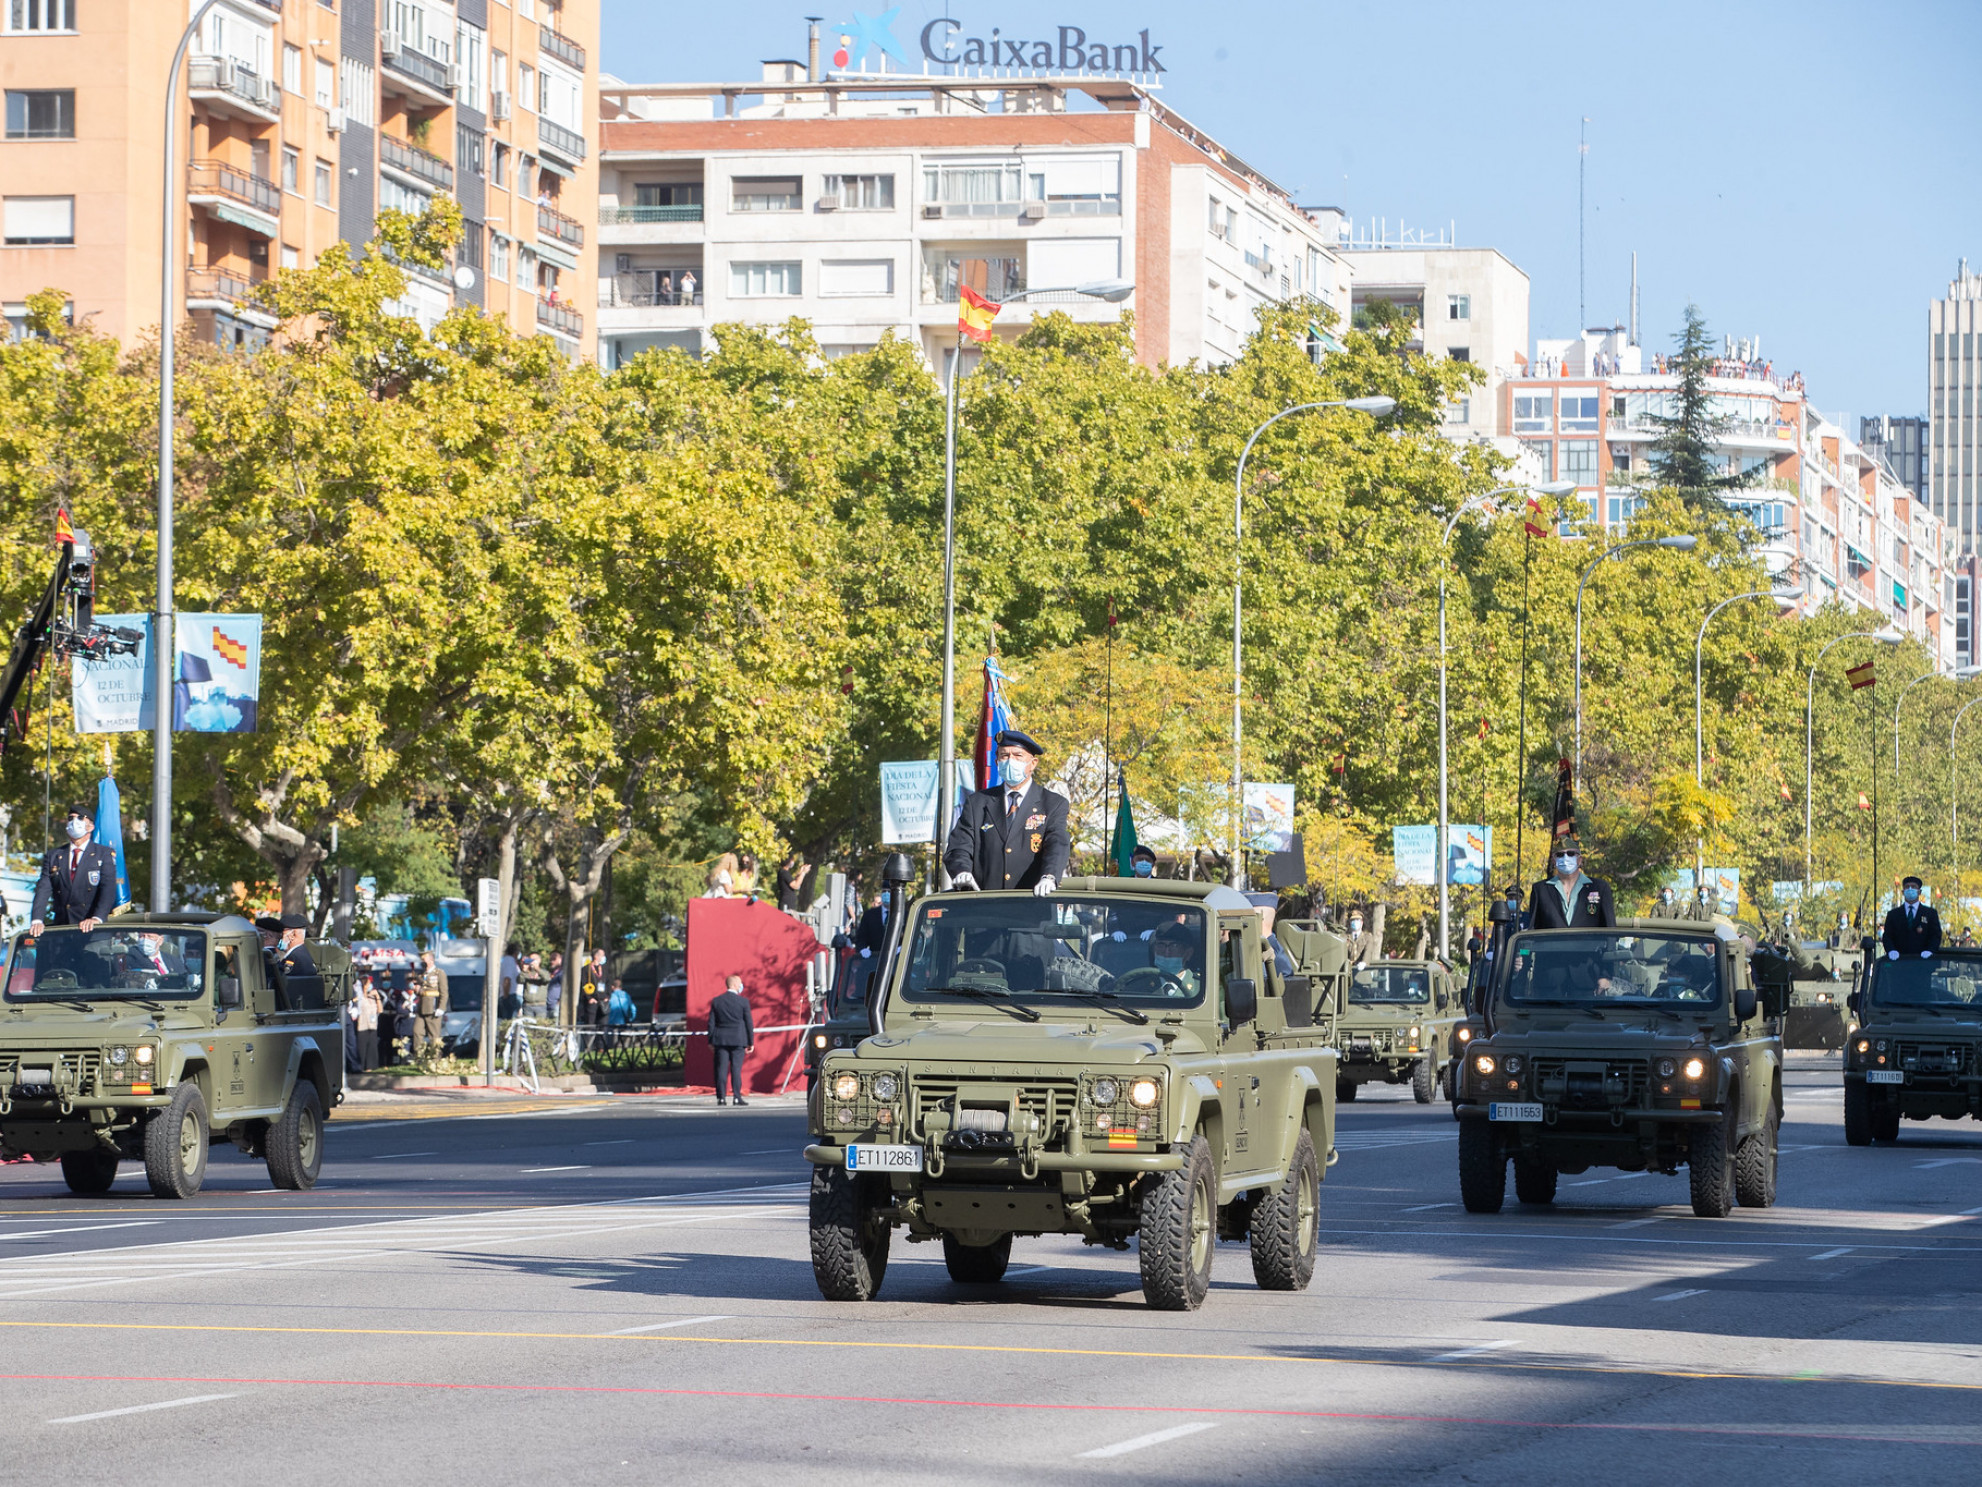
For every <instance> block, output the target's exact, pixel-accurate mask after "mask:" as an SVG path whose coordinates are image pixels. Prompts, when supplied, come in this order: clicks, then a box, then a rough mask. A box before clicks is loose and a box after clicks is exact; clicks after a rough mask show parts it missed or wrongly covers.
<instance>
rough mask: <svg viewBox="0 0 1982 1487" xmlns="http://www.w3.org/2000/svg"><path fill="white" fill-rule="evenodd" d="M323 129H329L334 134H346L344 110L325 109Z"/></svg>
mask: <svg viewBox="0 0 1982 1487" xmlns="http://www.w3.org/2000/svg"><path fill="white" fill-rule="evenodd" d="M323 127H324V128H326V129H328V130H329V131H330V132H331V133H332V134H342V133H343V132H344V110H343V109H341V108H327V109H325V110H324V111H323Z"/></svg>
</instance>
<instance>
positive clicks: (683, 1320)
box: [605, 1312, 729, 1337]
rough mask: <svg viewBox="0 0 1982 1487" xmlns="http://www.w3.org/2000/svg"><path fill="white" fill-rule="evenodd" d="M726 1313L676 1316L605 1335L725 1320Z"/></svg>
mask: <svg viewBox="0 0 1982 1487" xmlns="http://www.w3.org/2000/svg"><path fill="white" fill-rule="evenodd" d="M728 1320H729V1316H728V1314H727V1313H723V1312H718V1313H715V1314H714V1315H711V1316H706V1317H676V1318H675V1319H674V1320H673V1321H672V1322H649V1323H648V1324H647V1325H646V1326H644V1327H622V1328H620V1329H619V1330H618V1331H617V1332H608V1333H606V1334H605V1335H606V1336H607V1337H636V1336H638V1335H639V1334H640V1333H642V1332H665V1331H667V1330H668V1328H670V1327H693V1326H695V1325H696V1324H697V1323H698V1322H727V1321H728Z"/></svg>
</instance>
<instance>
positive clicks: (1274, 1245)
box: [1252, 1126, 1321, 1291]
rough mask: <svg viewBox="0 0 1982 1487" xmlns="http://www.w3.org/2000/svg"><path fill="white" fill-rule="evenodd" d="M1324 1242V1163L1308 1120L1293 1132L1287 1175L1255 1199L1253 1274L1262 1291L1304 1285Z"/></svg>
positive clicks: (1291, 1288) (1290, 1289)
mask: <svg viewBox="0 0 1982 1487" xmlns="http://www.w3.org/2000/svg"><path fill="white" fill-rule="evenodd" d="M1320 1243H1321V1165H1320V1164H1319V1163H1318V1162H1316V1161H1315V1156H1314V1138H1313V1137H1311V1136H1310V1135H1309V1134H1308V1130H1307V1127H1306V1126H1303V1127H1301V1132H1300V1134H1299V1135H1298V1136H1296V1137H1295V1138H1294V1155H1293V1158H1292V1159H1291V1160H1290V1161H1289V1162H1288V1163H1287V1180H1286V1182H1285V1183H1283V1184H1282V1185H1281V1188H1280V1191H1279V1192H1277V1193H1266V1194H1263V1195H1262V1196H1261V1197H1260V1200H1259V1201H1258V1202H1257V1203H1255V1204H1254V1205H1253V1213H1252V1247H1253V1279H1254V1280H1255V1281H1257V1282H1259V1288H1260V1289H1261V1290H1262V1291H1305V1290H1306V1289H1307V1288H1308V1282H1309V1281H1311V1280H1313V1279H1314V1262H1315V1254H1316V1251H1317V1249H1318V1247H1319V1245H1320Z"/></svg>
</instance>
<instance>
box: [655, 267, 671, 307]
mask: <svg viewBox="0 0 1982 1487" xmlns="http://www.w3.org/2000/svg"><path fill="white" fill-rule="evenodd" d="M654 303H655V304H657V305H671V304H673V303H674V275H673V274H669V273H663V274H662V275H661V283H660V292H659V293H658V294H656V295H655V296H654Z"/></svg>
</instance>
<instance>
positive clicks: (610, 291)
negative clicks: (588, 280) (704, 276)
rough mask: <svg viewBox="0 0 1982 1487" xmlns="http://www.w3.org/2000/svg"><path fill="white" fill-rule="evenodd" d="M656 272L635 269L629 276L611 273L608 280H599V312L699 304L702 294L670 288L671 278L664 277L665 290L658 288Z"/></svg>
mask: <svg viewBox="0 0 1982 1487" xmlns="http://www.w3.org/2000/svg"><path fill="white" fill-rule="evenodd" d="M662 272H663V271H662V270H659V269H636V270H634V271H633V272H632V273H629V274H614V275H613V276H612V277H611V278H607V279H601V280H600V281H599V308H600V309H602V310H660V309H693V308H694V307H695V306H697V305H699V304H701V303H702V291H701V290H700V289H695V290H682V289H677V288H675V287H674V277H675V276H674V275H673V274H672V273H669V274H668V287H667V288H665V289H663V288H662V287H661V274H662Z"/></svg>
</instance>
